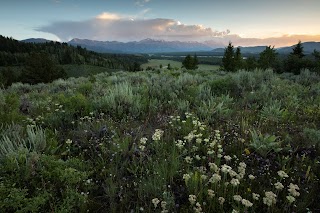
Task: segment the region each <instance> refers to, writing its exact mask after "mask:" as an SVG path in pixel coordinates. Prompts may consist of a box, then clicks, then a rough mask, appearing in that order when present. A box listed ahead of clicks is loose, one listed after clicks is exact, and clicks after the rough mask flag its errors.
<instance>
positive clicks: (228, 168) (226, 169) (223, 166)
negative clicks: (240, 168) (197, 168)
mask: <svg viewBox="0 0 320 213" xmlns="http://www.w3.org/2000/svg"><path fill="white" fill-rule="evenodd" d="M231 170H232V168H231V167H230V166H228V165H226V164H224V165H222V167H221V171H222V172H223V173H229V172H230V171H231Z"/></svg>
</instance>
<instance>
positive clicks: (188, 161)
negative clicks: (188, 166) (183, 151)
mask: <svg viewBox="0 0 320 213" xmlns="http://www.w3.org/2000/svg"><path fill="white" fill-rule="evenodd" d="M184 160H185V161H186V162H187V163H192V158H191V157H190V156H187V157H185V159H184Z"/></svg>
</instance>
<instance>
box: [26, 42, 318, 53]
mask: <svg viewBox="0 0 320 213" xmlns="http://www.w3.org/2000/svg"><path fill="white" fill-rule="evenodd" d="M22 41H23V42H32V43H45V42H50V41H49V40H46V39H42V38H31V39H26V40H22ZM68 44H70V45H72V46H81V47H83V48H86V49H88V50H92V51H95V52H99V53H170V52H199V51H206V52H208V51H210V52H213V53H217V54H218V53H221V54H223V53H224V48H225V45H223V44H222V43H221V44H220V43H217V42H211V41H206V42H203V43H201V42H195V41H190V42H182V41H164V40H153V39H144V40H141V41H131V42H119V41H95V40H88V39H78V38H74V39H72V40H70V41H69V42H68ZM294 46H295V45H293V46H289V47H281V48H276V50H277V52H278V53H280V54H289V53H290V52H291V51H292V48H293V47H294ZM302 46H303V47H304V53H305V54H311V53H312V52H313V51H314V50H317V51H320V42H304V43H302ZM265 48H266V46H254V47H240V49H241V52H242V53H243V54H258V53H260V52H262V51H263V50H265Z"/></svg>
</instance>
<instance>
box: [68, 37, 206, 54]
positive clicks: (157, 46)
mask: <svg viewBox="0 0 320 213" xmlns="http://www.w3.org/2000/svg"><path fill="white" fill-rule="evenodd" d="M68 43H69V44H70V45H73V46H77V45H80V46H82V47H85V48H87V49H89V50H93V51H96V52H125V53H161V52H190V51H210V50H212V47H210V46H208V45H206V44H203V43H200V42H181V41H164V40H153V39H144V40H141V41H131V42H118V41H93V40H88V39H72V40H71V41H69V42H68Z"/></svg>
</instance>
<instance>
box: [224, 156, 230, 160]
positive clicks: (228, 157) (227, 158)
mask: <svg viewBox="0 0 320 213" xmlns="http://www.w3.org/2000/svg"><path fill="white" fill-rule="evenodd" d="M224 159H225V160H226V161H230V160H231V159H232V158H231V157H230V156H229V155H226V156H224Z"/></svg>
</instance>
